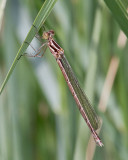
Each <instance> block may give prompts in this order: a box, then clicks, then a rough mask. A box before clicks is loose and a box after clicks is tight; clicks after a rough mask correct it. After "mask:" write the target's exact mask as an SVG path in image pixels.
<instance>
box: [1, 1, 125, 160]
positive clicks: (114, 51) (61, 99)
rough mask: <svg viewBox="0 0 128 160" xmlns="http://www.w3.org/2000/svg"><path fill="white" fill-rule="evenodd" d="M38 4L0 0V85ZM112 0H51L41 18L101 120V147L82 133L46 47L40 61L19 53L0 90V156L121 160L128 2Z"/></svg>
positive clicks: (35, 44) (4, 159) (6, 159)
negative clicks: (49, 5) (48, 12)
mask: <svg viewBox="0 0 128 160" xmlns="http://www.w3.org/2000/svg"><path fill="white" fill-rule="evenodd" d="M43 2H44V1H43V0H8V1H6V0H0V84H2V82H3V80H4V78H5V76H6V74H7V72H8V70H9V68H10V66H11V64H12V62H13V60H14V57H15V55H16V53H17V51H18V49H19V47H20V45H21V44H22V42H23V41H24V39H25V37H26V35H27V33H28V31H29V29H30V27H31V25H32V23H33V21H34V19H35V17H36V15H37V13H38V11H39V10H40V8H41V6H42V4H43ZM105 2H106V3H105ZM118 2H120V1H118V0H117V1H115V0H113V2H111V1H110V0H105V1H102V0H101V1H100V0H99V1H98V0H97V1H95V0H86V1H84V0H59V1H57V3H56V4H55V6H54V8H53V10H52V12H51V14H50V15H49V17H48V18H47V20H46V21H45V27H46V30H49V29H53V30H54V31H55V34H56V35H55V40H56V41H57V42H58V44H59V45H60V46H61V47H62V48H63V49H64V51H65V55H66V57H67V59H68V60H69V62H70V64H71V66H72V68H73V70H74V72H75V74H76V76H77V78H78V80H79V82H80V84H81V87H82V88H83V89H84V90H85V93H86V94H87V96H88V97H89V99H90V101H91V103H92V104H93V106H94V108H95V110H96V111H97V113H98V115H99V116H100V117H101V119H102V122H103V124H102V127H101V130H100V137H101V139H102V141H103V143H104V147H102V148H100V147H96V146H95V143H94V141H93V140H92V139H90V131H89V129H88V128H87V125H86V124H85V122H84V120H83V119H82V118H81V116H80V113H79V111H78V109H77V107H76V104H75V102H74V99H73V97H72V95H71V93H70V91H69V89H68V87H67V84H66V82H65V80H64V78H63V75H62V73H61V71H60V69H59V67H58V65H57V63H56V61H55V59H54V57H53V56H52V55H51V53H50V52H49V50H48V49H47V51H46V54H45V55H44V56H43V58H42V59H40V58H28V57H22V58H21V59H20V61H19V62H18V64H17V66H16V68H15V70H14V72H13V74H12V75H11V78H10V79H9V82H8V83H7V85H6V87H5V89H4V91H3V93H2V94H1V95H0V160H28V159H29V160H30V159H31V160H50V159H52V160H84V159H86V160H91V159H94V160H103V159H104V160H127V157H128V116H127V114H128V98H127V95H128V83H127V82H128V69H127V68H128V54H127V49H128V44H127V38H126V36H125V35H124V34H123V32H121V28H122V29H123V30H124V32H125V33H126V34H127V30H126V29H127V28H128V26H127V23H128V20H127V19H128V18H127V17H128V15H127V12H126V9H127V8H128V2H127V1H126V0H122V2H120V5H119V3H118ZM114 3H117V4H118V5H119V8H118V7H117V6H118V5H117V6H115V5H114ZM107 5H108V6H109V8H110V10H111V11H110V10H109V8H108V6H107ZM114 6H115V8H114ZM121 11H122V12H121ZM120 13H122V15H121V14H120ZM113 15H114V16H113ZM123 15H125V17H126V19H125V18H123ZM116 20H117V21H118V23H119V24H118V23H117V21H116ZM120 26H121V28H120ZM127 36H128V35H127ZM32 45H33V47H34V48H38V47H39V45H40V42H38V41H37V40H34V41H33V42H32ZM26 52H27V53H32V52H33V51H32V50H31V48H30V47H29V48H28V50H27V51H26ZM89 139H90V140H89Z"/></svg>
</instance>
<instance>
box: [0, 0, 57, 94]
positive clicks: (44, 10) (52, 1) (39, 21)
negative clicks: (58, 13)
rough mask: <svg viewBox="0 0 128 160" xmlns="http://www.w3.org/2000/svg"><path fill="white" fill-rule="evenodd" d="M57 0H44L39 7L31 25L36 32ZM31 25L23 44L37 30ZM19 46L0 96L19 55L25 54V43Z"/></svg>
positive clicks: (29, 40) (28, 40)
mask: <svg viewBox="0 0 128 160" xmlns="http://www.w3.org/2000/svg"><path fill="white" fill-rule="evenodd" d="M56 1H57V0H46V1H45V2H44V4H43V6H42V7H41V9H40V11H39V13H38V15H37V16H36V18H35V20H34V22H33V25H34V26H36V28H37V30H39V29H40V28H41V26H42V24H43V23H44V22H45V20H46V18H47V17H48V15H49V14H50V12H51V11H52V8H53V6H54V5H55V3H56ZM33 25H32V27H31V28H30V31H29V33H28V35H27V37H26V38H25V40H24V42H28V43H31V41H32V39H33V38H34V36H35V34H36V32H37V30H36V29H35V27H34V26H33ZM24 42H23V44H22V45H21V47H20V49H19V51H18V53H17V54H16V57H15V59H14V61H13V63H12V65H11V67H10V69H9V71H8V73H7V75H6V77H5V80H4V82H3V84H2V86H1V88H0V94H1V93H2V91H3V89H4V87H5V85H6V83H7V81H8V80H9V78H10V76H11V74H12V72H13V70H14V68H15V66H16V64H17V62H18V60H19V57H20V55H22V54H23V53H25V50H26V49H27V47H28V45H29V44H27V43H24Z"/></svg>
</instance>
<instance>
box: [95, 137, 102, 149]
mask: <svg viewBox="0 0 128 160" xmlns="http://www.w3.org/2000/svg"><path fill="white" fill-rule="evenodd" d="M95 142H96V144H97V145H98V146H99V147H103V146H104V144H103V143H102V142H101V140H100V139H99V138H98V139H95Z"/></svg>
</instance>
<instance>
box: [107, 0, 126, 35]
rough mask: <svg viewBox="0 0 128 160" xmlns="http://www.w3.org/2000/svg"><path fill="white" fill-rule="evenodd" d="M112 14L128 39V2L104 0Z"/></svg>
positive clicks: (124, 0) (123, 0)
mask: <svg viewBox="0 0 128 160" xmlns="http://www.w3.org/2000/svg"><path fill="white" fill-rule="evenodd" d="M104 1H105V3H106V4H107V6H108V7H109V9H110V10H111V12H112V14H113V15H114V17H115V18H116V20H117V22H118V23H119V25H120V27H121V29H122V30H123V31H124V33H125V34H126V36H127V37H128V13H127V7H128V2H127V1H126V0H104Z"/></svg>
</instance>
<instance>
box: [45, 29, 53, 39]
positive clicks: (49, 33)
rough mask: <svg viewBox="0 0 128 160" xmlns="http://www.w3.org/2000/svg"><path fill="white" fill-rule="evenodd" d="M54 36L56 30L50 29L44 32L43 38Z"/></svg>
mask: <svg viewBox="0 0 128 160" xmlns="http://www.w3.org/2000/svg"><path fill="white" fill-rule="evenodd" d="M52 36H54V31H53V30H50V31H48V32H43V39H48V38H49V37H52Z"/></svg>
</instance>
